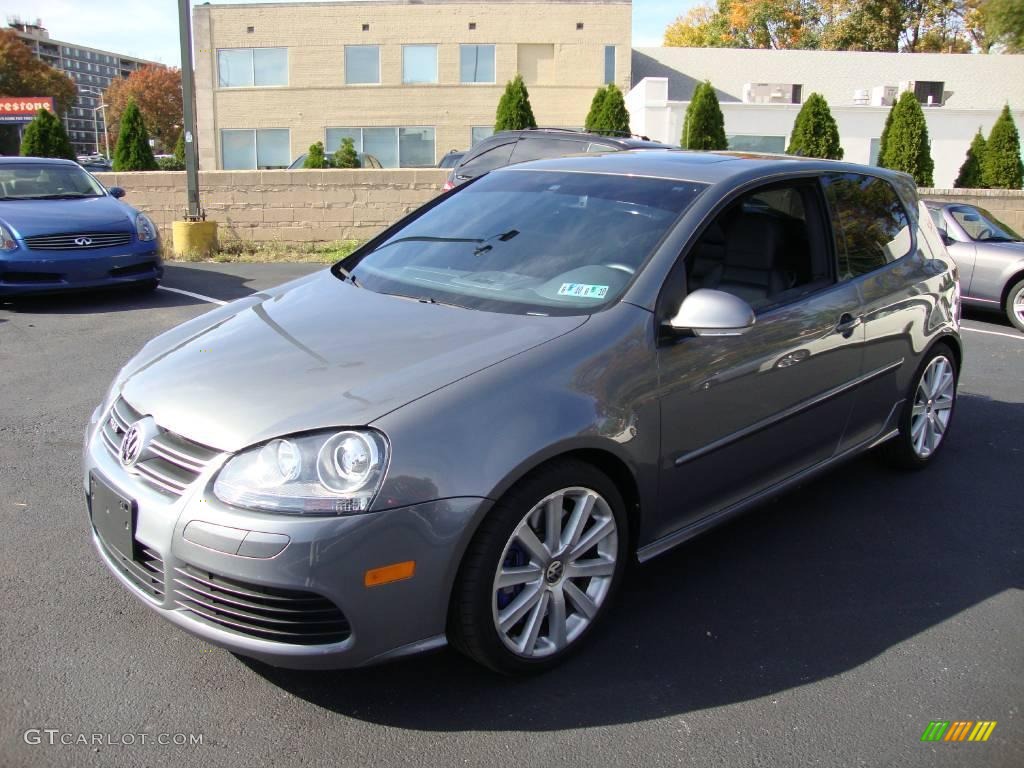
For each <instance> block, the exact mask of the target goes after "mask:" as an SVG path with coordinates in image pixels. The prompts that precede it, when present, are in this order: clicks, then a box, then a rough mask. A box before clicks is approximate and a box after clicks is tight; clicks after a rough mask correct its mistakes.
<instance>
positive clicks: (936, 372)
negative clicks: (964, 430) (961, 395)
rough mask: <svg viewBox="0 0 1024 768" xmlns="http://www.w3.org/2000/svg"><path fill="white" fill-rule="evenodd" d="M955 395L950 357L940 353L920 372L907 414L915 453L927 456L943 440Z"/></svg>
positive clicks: (923, 457)
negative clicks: (909, 412) (911, 407)
mask: <svg viewBox="0 0 1024 768" xmlns="http://www.w3.org/2000/svg"><path fill="white" fill-rule="evenodd" d="M955 398H956V377H955V376H954V375H953V364H952V363H950V362H949V358H947V357H945V356H944V355H939V356H938V357H936V358H934V359H933V360H932V361H931V362H930V363H928V367H927V368H925V369H924V373H923V374H921V380H920V381H919V382H918V384H917V392H916V393H915V394H914V406H913V411H912V412H911V415H910V441H911V444H912V445H913V446H914V453H916V454H917V455H918V456H919V457H920V458H922V459H927V458H928V457H929V456H931V455H932V454H933V453H935V449H936V448H938V447H939V443H941V442H942V437H943V435H945V434H946V428H947V427H948V426H949V419H950V417H951V416H952V414H953V400H954V399H955Z"/></svg>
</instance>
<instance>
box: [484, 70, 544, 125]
mask: <svg viewBox="0 0 1024 768" xmlns="http://www.w3.org/2000/svg"><path fill="white" fill-rule="evenodd" d="M536 127H537V120H536V119H535V118H534V116H533V108H532V107H531V106H530V93H529V91H527V90H526V83H524V82H523V76H522V75H520V74H517V75H516V76H515V77H514V78H513V79H511V80H509V81H508V83H507V84H506V85H505V92H504V93H503V94H502V95H501V100H500V101H499V102H498V112H497V115H496V116H495V120H494V132H495V133H497V132H498V131H519V130H522V129H524V128H536Z"/></svg>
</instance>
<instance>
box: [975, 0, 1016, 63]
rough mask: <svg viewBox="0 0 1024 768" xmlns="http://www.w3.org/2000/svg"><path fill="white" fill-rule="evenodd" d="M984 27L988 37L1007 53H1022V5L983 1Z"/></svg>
mask: <svg viewBox="0 0 1024 768" xmlns="http://www.w3.org/2000/svg"><path fill="white" fill-rule="evenodd" d="M982 13H983V19H984V25H985V27H986V30H987V32H988V34H989V37H990V38H991V39H992V40H993V41H994V42H996V43H998V44H999V45H1000V46H1001V47H1002V48H1003V50H1005V51H1006V52H1007V53H1024V3H1022V2H1021V0H984V3H983V6H982Z"/></svg>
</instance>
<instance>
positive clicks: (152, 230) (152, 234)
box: [135, 213, 156, 243]
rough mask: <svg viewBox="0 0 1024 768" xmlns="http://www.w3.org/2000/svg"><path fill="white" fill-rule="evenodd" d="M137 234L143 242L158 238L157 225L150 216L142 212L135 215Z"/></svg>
mask: <svg viewBox="0 0 1024 768" xmlns="http://www.w3.org/2000/svg"><path fill="white" fill-rule="evenodd" d="M135 234H137V235H138V236H139V240H140V241H141V242H143V243H148V242H149V241H151V240H156V225H155V224H154V223H153V220H152V219H151V218H149V216H147V215H146V214H144V213H140V214H139V215H138V216H136V217H135Z"/></svg>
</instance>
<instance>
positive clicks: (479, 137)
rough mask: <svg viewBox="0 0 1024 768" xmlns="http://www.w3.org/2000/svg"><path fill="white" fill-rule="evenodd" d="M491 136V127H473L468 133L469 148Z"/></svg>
mask: <svg viewBox="0 0 1024 768" xmlns="http://www.w3.org/2000/svg"><path fill="white" fill-rule="evenodd" d="M493 135H494V126H493V125H474V126H473V127H472V128H471V129H470V132H469V146H471V147H475V146H476V145H477V144H479V143H480V142H481V141H483V140H484V139H486V138H488V137H489V136H493Z"/></svg>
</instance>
